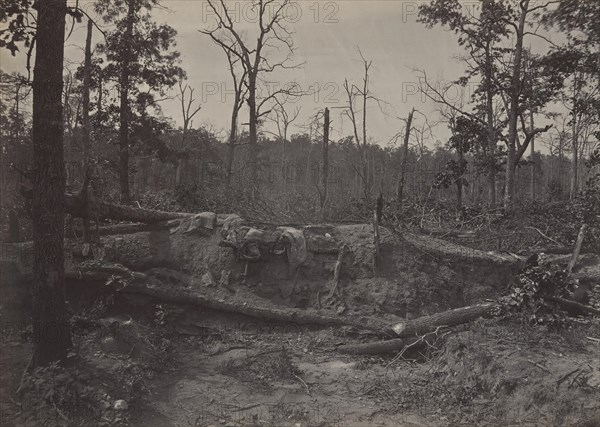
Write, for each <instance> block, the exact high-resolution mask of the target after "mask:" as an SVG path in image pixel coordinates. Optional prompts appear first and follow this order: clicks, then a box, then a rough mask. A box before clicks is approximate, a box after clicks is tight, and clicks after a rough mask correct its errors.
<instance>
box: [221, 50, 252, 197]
mask: <svg viewBox="0 0 600 427" xmlns="http://www.w3.org/2000/svg"><path fill="white" fill-rule="evenodd" d="M225 54H226V55H227V61H228V62H229V73H230V74H231V80H232V81H233V87H234V91H235V93H234V96H235V98H234V100H233V107H232V108H231V127H230V129H229V141H228V143H227V144H228V150H227V186H231V178H232V175H233V163H234V161H235V146H236V144H237V127H238V118H239V114H240V110H241V109H242V107H243V106H244V102H245V101H246V96H247V93H248V91H247V89H246V87H245V86H244V82H245V79H246V75H247V73H246V70H245V69H244V68H242V71H241V75H238V73H239V71H237V70H236V63H237V62H238V59H237V58H236V56H235V55H233V53H232V52H231V51H229V50H227V49H225Z"/></svg>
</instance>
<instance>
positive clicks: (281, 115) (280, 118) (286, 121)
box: [266, 98, 301, 192]
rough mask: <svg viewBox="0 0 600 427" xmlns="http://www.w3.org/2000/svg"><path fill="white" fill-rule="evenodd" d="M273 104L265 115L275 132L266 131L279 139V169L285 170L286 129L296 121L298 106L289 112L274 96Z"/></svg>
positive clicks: (298, 111)
mask: <svg viewBox="0 0 600 427" xmlns="http://www.w3.org/2000/svg"><path fill="white" fill-rule="evenodd" d="M274 103H275V105H274V106H273V108H272V109H271V112H270V114H269V115H268V116H267V117H266V118H267V120H269V121H270V122H272V123H274V124H275V126H276V127H277V133H276V134H274V133H273V132H267V133H270V134H273V135H275V136H276V137H277V139H279V140H280V141H281V170H282V171H283V170H285V169H284V168H285V143H286V142H287V138H288V130H289V128H290V125H291V124H292V123H293V122H295V121H296V119H297V118H298V116H299V115H300V110H301V108H300V107H296V108H294V111H292V112H291V113H290V112H288V111H287V110H286V108H285V105H284V102H283V101H281V100H280V99H277V98H275V100H274ZM285 178H286V177H285V176H284V179H283V191H284V192H285V181H286V180H285Z"/></svg>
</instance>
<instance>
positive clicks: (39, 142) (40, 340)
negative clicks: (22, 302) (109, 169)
mask: <svg viewBox="0 0 600 427" xmlns="http://www.w3.org/2000/svg"><path fill="white" fill-rule="evenodd" d="M37 8H38V18H37V36H36V40H37V46H36V53H35V70H34V80H33V162H34V174H33V195H32V196H33V197H32V207H33V215H32V223H33V260H34V262H33V331H34V337H35V340H34V350H33V359H32V361H33V364H32V365H33V366H43V365H47V364H49V363H51V362H54V361H60V360H64V359H66V357H67V352H68V349H69V348H70V347H71V345H72V343H71V333H70V328H69V324H68V320H67V313H66V307H65V288H64V278H65V272H64V250H63V247H64V241H63V239H64V210H65V164H64V148H63V122H62V109H63V107H62V103H61V93H62V89H63V76H62V72H63V59H64V37H65V13H66V10H67V9H66V8H67V4H66V0H40V1H39V2H38V3H37Z"/></svg>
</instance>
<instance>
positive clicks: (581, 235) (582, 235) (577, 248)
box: [567, 224, 588, 274]
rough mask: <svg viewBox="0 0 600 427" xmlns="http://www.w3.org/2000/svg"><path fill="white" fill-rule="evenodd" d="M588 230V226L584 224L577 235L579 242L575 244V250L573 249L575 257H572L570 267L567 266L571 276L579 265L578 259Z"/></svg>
mask: <svg viewBox="0 0 600 427" xmlns="http://www.w3.org/2000/svg"><path fill="white" fill-rule="evenodd" d="M587 228H588V225H587V224H583V225H582V226H581V228H580V229H579V234H578V235H577V242H576V243H575V249H573V255H571V260H570V261H569V265H568V266H567V274H571V272H572V271H573V267H575V264H576V263H577V258H579V252H581V245H582V244H583V239H584V238H585V232H586V230H587Z"/></svg>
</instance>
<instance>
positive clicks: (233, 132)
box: [227, 91, 239, 187]
mask: <svg viewBox="0 0 600 427" xmlns="http://www.w3.org/2000/svg"><path fill="white" fill-rule="evenodd" d="M238 96H239V95H238V91H236V99H235V104H234V106H233V111H232V113H231V129H230V131H229V142H228V144H227V145H228V147H227V148H228V150H227V186H228V187H231V178H232V175H233V162H234V161H235V143H236V139H237V138H236V136H237V122H238V111H239V110H238V105H239V98H238Z"/></svg>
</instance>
